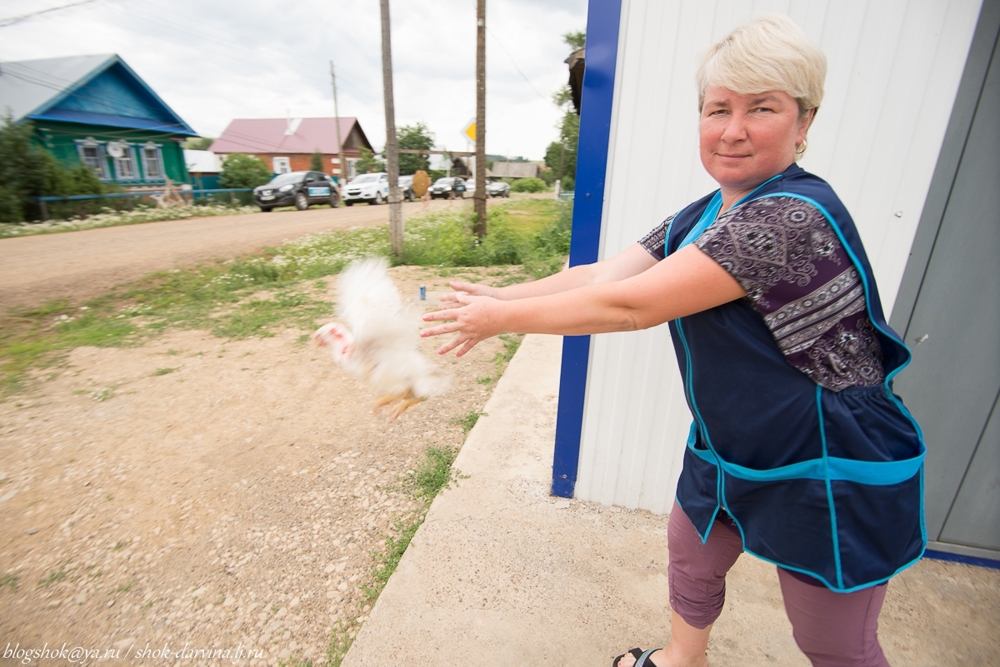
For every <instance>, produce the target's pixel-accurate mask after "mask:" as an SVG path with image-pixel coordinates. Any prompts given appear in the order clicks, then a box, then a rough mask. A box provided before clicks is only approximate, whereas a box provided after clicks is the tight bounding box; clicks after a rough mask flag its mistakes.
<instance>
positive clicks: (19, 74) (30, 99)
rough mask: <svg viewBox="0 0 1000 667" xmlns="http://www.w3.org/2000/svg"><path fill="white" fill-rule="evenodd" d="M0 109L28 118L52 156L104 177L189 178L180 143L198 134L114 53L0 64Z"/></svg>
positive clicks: (132, 180)
mask: <svg viewBox="0 0 1000 667" xmlns="http://www.w3.org/2000/svg"><path fill="white" fill-rule="evenodd" d="M0 113H4V114H7V113H9V114H10V117H11V120H12V121H13V122H15V123H21V122H27V121H30V122H31V123H33V124H34V128H35V138H36V140H37V141H38V142H39V143H40V144H41V145H43V146H45V148H47V149H48V150H49V151H51V152H52V154H53V155H54V156H55V157H56V159H57V160H59V161H60V162H61V163H63V164H64V165H66V166H70V167H72V166H76V165H80V164H85V165H87V166H89V167H90V168H91V169H93V170H94V172H95V173H96V174H97V176H98V178H100V179H101V180H102V181H106V182H112V183H118V184H120V185H123V186H125V187H127V188H129V189H140V190H141V189H143V188H144V187H150V186H153V187H162V185H163V184H164V183H165V181H166V179H168V178H169V179H170V180H171V181H173V182H175V183H187V182H188V173H187V169H186V167H185V164H184V154H183V149H182V147H181V142H183V141H184V139H185V138H187V137H196V136H198V134H197V133H196V132H195V131H194V130H192V129H191V128H190V127H189V126H188V124H187V123H185V122H184V121H183V120H182V119H181V117H180V116H178V115H177V114H176V113H174V111H173V110H172V109H171V108H170V107H169V106H167V104H166V102H164V101H163V100H162V99H160V97H159V96H158V95H157V94H156V93H155V92H153V90H152V89H151V88H150V87H149V86H148V85H147V84H146V82H144V81H143V80H142V79H141V78H139V75H138V74H136V73H135V72H134V71H132V68H130V67H129V66H128V65H126V64H125V61H124V60H122V59H121V58H120V57H119V56H117V55H114V54H110V55H108V54H105V55H96V56H73V57H67V58H45V59H42V60H22V61H19V62H5V63H0Z"/></svg>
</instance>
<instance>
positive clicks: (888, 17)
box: [576, 0, 981, 513]
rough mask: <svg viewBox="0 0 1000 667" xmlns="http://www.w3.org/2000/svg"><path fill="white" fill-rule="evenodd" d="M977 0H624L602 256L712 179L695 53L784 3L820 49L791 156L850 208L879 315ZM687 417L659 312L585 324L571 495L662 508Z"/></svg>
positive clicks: (891, 295) (908, 234)
mask: <svg viewBox="0 0 1000 667" xmlns="http://www.w3.org/2000/svg"><path fill="white" fill-rule="evenodd" d="M980 4H981V0H909V1H907V0H830V1H825V0H791V1H789V0H785V1H780V0H770V1H768V0H757V1H751V0H714V1H713V0H622V12H621V28H620V34H619V42H618V68H617V76H616V81H615V100H614V113H613V117H612V130H611V138H610V146H609V157H608V175H607V186H606V191H605V203H604V218H603V238H602V239H601V257H609V256H612V255H614V254H615V253H618V252H620V251H621V250H623V249H624V248H626V247H628V246H629V245H630V244H632V243H635V242H636V241H637V240H638V239H639V238H641V237H642V236H643V235H644V234H645V233H646V232H647V231H649V230H650V229H651V228H652V227H654V226H655V225H656V224H658V223H659V222H660V221H661V220H662V219H663V218H665V217H667V216H668V215H671V214H672V213H675V212H676V211H677V210H679V209H680V208H682V207H683V206H684V205H686V204H687V203H689V202H691V201H693V200H695V199H697V198H698V197H701V196H703V195H705V194H707V193H708V192H710V191H712V190H713V189H715V188H716V187H717V186H716V185H715V183H714V182H713V181H712V180H711V178H710V177H709V176H708V174H707V173H705V171H704V169H703V168H702V166H701V162H700V160H699V158H698V128H697V124H698V113H697V93H696V90H695V86H694V72H695V68H696V66H697V60H698V56H699V55H700V53H701V52H702V51H703V50H704V49H705V48H707V47H708V46H709V45H710V44H711V43H712V42H714V41H716V40H718V39H720V38H721V37H723V36H724V35H726V34H727V33H728V32H729V31H730V30H731V29H732V28H733V27H735V26H736V25H738V24H739V23H741V22H743V21H745V20H747V19H750V18H753V17H754V16H757V15H760V14H763V13H768V12H780V13H785V14H788V15H789V16H791V17H792V19H794V20H795V21H796V22H797V23H798V24H799V25H800V26H802V28H803V29H804V30H805V32H806V33H807V34H808V35H809V37H810V38H812V39H813V40H814V41H815V42H816V43H817V44H819V45H820V47H821V48H822V49H823V50H824V52H825V53H826V55H827V59H828V73H827V79H826V96H825V98H824V101H823V104H822V106H821V107H820V110H819V113H818V115H817V117H816V121H815V123H814V125H813V127H812V129H811V130H810V133H809V148H808V151H807V154H806V156H805V157H804V158H803V159H802V161H801V162H800V164H801V165H802V167H803V168H805V169H806V170H808V171H811V172H813V173H815V174H817V175H819V176H821V177H822V178H824V179H826V180H827V181H829V182H830V184H831V185H832V186H833V187H834V189H835V190H836V192H837V193H838V194H839V195H840V197H841V199H842V200H843V201H844V203H845V204H846V205H847V208H848V210H849V211H851V213H852V215H853V216H854V220H855V223H856V224H857V226H858V230H859V232H860V234H861V237H862V240H863V241H864V244H865V248H866V250H867V251H868V256H869V258H870V259H871V262H872V266H873V268H874V271H875V276H876V280H877V281H878V284H879V289H880V291H881V294H882V302H883V305H884V306H885V310H886V314H887V316H888V314H889V313H891V311H892V304H893V301H894V300H895V297H896V292H897V290H898V287H899V283H900V280H901V278H902V274H903V269H904V268H905V265H906V260H907V257H908V255H909V249H910V245H911V243H912V240H913V236H914V233H915V231H916V227H917V222H918V221H919V218H920V212H921V210H922V208H923V204H924V199H925V197H926V194H927V189H928V187H929V184H930V180H931V175H932V173H933V171H934V166H935V163H936V161H937V157H938V151H939V149H940V146H941V142H942V139H943V137H944V132H945V128H946V126H947V123H948V118H949V115H950V113H951V108H952V103H953V101H954V98H955V93H956V91H957V88H958V83H959V79H960V77H961V74H962V69H963V66H964V64H965V59H966V55H967V53H968V50H969V45H970V43H971V40H972V34H973V31H974V29H975V25H976V20H977V18H978V15H979V9H980ZM690 422H691V417H690V414H689V412H688V409H687V405H686V403H685V401H684V394H683V389H682V387H681V382H680V375H679V373H678V372H677V364H676V361H675V357H674V353H673V347H672V345H671V343H670V336H669V332H668V330H667V327H666V325H663V326H660V327H657V328H655V329H651V330H648V331H644V332H640V333H628V334H611V335H602V336H595V337H594V338H593V343H592V347H591V359H590V366H589V378H588V385H587V398H586V406H585V409H584V421H583V437H582V442H581V451H580V469H579V477H578V480H577V484H576V496H577V497H578V498H581V499H585V500H594V501H598V502H602V503H605V504H614V505H622V506H625V507H630V508H636V507H641V508H644V509H648V510H651V511H653V512H658V513H665V512H668V511H669V510H670V507H671V505H672V503H673V497H674V492H675V487H676V481H677V476H678V474H679V473H680V467H681V460H682V456H683V450H684V442H685V440H686V437H687V431H688V428H689V425H690Z"/></svg>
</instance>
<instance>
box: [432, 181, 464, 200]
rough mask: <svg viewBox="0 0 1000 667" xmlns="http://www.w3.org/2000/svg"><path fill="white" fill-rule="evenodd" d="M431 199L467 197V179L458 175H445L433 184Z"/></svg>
mask: <svg viewBox="0 0 1000 667" xmlns="http://www.w3.org/2000/svg"><path fill="white" fill-rule="evenodd" d="M430 192H431V199H437V198H439V197H440V198H441V199H455V198H456V197H458V198H461V199H464V198H465V179H463V178H460V177H458V176H445V177H444V178H439V179H437V180H436V181H434V185H432V186H431V190H430Z"/></svg>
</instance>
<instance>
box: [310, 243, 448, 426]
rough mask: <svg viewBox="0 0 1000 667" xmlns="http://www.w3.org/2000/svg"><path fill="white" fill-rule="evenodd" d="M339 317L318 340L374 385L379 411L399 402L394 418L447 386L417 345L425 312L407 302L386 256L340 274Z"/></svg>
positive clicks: (323, 329)
mask: <svg viewBox="0 0 1000 667" xmlns="http://www.w3.org/2000/svg"><path fill="white" fill-rule="evenodd" d="M337 318H338V320H339V322H330V323H329V324H324V325H323V326H322V327H320V328H319V329H318V330H317V331H316V332H315V333H313V335H312V339H313V341H315V342H316V344H317V345H319V346H320V347H325V348H328V349H329V350H330V354H331V355H333V360H334V361H336V362H337V363H338V364H340V365H341V366H343V368H344V369H345V370H346V371H348V372H349V373H351V374H352V375H354V376H356V377H358V378H361V379H363V380H366V381H367V382H368V383H370V384H371V385H372V386H373V387H374V388H375V390H376V391H377V392H378V394H379V398H378V400H377V401H376V402H375V410H376V411H377V410H379V409H380V408H382V407H384V406H387V405H392V404H395V405H394V407H393V408H392V412H391V413H390V415H389V421H392V420H394V419H396V418H397V417H399V416H400V415H401V414H403V412H405V411H406V410H407V409H408V408H410V407H412V406H414V405H416V404H417V403H420V402H421V401H423V400H424V399H426V398H428V397H430V396H437V395H439V394H442V393H444V391H445V390H446V389H447V388H448V384H449V378H448V377H447V376H445V375H444V374H443V373H442V372H441V371H440V370H438V369H437V368H435V367H434V365H432V364H431V363H430V362H429V361H428V360H427V359H426V358H424V356H423V355H421V354H420V352H419V351H418V349H417V346H418V344H419V341H420V338H419V337H418V335H417V333H418V331H419V329H420V317H419V315H418V314H417V313H415V312H414V311H413V310H412V309H411V308H409V307H407V305H406V304H405V303H403V300H402V299H401V298H400V296H399V292H398V291H397V290H396V286H395V285H394V284H393V282H392V280H391V279H390V278H389V274H388V272H387V263H386V261H385V259H381V258H379V259H364V260H359V261H356V262H353V263H352V264H351V265H350V266H348V267H347V268H346V269H345V270H344V271H343V273H341V274H340V276H339V278H338V279H337Z"/></svg>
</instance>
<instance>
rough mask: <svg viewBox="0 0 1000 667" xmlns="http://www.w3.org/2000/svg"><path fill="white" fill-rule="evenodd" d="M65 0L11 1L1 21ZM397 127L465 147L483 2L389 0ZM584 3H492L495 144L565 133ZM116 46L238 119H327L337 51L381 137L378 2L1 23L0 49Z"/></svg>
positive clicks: (102, 9)
mask: <svg viewBox="0 0 1000 667" xmlns="http://www.w3.org/2000/svg"><path fill="white" fill-rule="evenodd" d="M60 4H66V0H43V1H39V0H34V1H32V2H28V1H27V0H22V1H21V2H12V3H6V4H5V6H4V7H3V8H2V9H0V18H3V17H8V16H16V15H20V14H25V13H29V12H33V11H38V10H40V9H44V8H47V7H53V6H58V5H60ZM390 13H391V19H392V59H393V92H394V98H395V103H396V125H397V127H398V126H401V125H407V124H413V123H416V122H423V123H425V124H426V125H427V126H428V128H429V129H430V130H431V132H432V133H434V134H435V136H436V139H437V141H438V143H439V144H440V145H441V146H446V147H448V148H451V149H453V150H461V149H464V148H465V147H466V144H465V141H464V139H463V138H462V137H461V135H460V132H461V130H462V128H463V127H464V126H465V124H466V122H468V120H469V119H470V118H472V117H474V116H475V102H476V99H475V95H476V89H475V48H476V29H475V28H476V16H475V4H474V3H472V2H469V1H468V0H438V1H437V2H433V3H419V4H418V3H406V2H399V1H398V0H397V1H396V2H392V3H391V7H390ZM585 14H586V0H490V2H489V3H488V6H487V29H488V32H489V35H488V36H487V42H486V49H487V150H488V151H489V152H491V153H509V154H511V155H523V156H525V157H530V158H534V159H540V158H541V157H542V155H543V154H544V152H545V147H546V146H547V145H548V144H549V143H550V142H551V141H553V140H554V139H555V138H556V130H555V127H554V126H555V124H556V123H557V122H558V120H559V117H560V113H559V110H558V109H557V108H556V107H555V106H554V104H553V103H552V101H551V96H552V93H553V92H555V90H557V89H558V88H559V87H561V86H562V85H564V84H565V83H566V80H567V70H566V65H565V64H564V63H563V60H564V59H565V58H566V56H567V55H568V53H569V48H568V47H567V46H566V45H565V44H564V43H563V41H562V35H563V34H564V33H566V32H570V31H578V30H583V29H584V28H585V26H586V15H585ZM91 53H118V54H119V55H121V56H122V58H124V59H125V61H126V62H127V63H129V65H130V66H131V67H132V68H133V69H134V70H135V71H136V72H137V73H138V74H139V76H141V77H142V78H143V79H144V80H145V81H146V82H147V83H148V84H149V85H150V86H151V87H152V88H153V90H155V91H156V92H157V94H159V95H160V96H161V97H162V98H163V99H164V101H165V102H166V103H167V104H168V105H170V106H171V108H173V109H174V110H175V111H176V112H177V113H178V114H179V115H180V116H181V117H182V118H184V119H185V120H186V121H187V122H188V123H189V124H190V125H192V127H194V129H195V130H196V131H198V132H200V133H202V134H205V135H207V136H217V135H218V134H219V133H220V132H221V131H222V130H223V129H224V128H225V126H226V125H227V124H228V123H229V121H230V120H231V119H233V118H274V117H283V116H285V115H286V113H287V114H291V115H292V116H331V115H333V100H332V90H331V82H330V65H329V62H330V60H333V61H334V62H335V64H336V72H337V87H338V91H337V94H338V102H339V107H340V113H341V115H343V116H356V117H358V118H359V119H360V121H361V124H362V127H363V128H364V130H365V132H366V134H367V135H368V138H369V140H371V141H372V143H373V144H375V145H376V146H377V147H381V146H382V145H383V144H384V141H385V121H384V112H383V102H382V60H381V20H380V15H379V5H378V3H377V2H375V1H374V0H334V1H330V0H301V1H300V2H294V3H274V2H270V1H266V0H213V1H212V2H204V1H201V2H198V1H196V0H142V1H141V2H140V1H139V0H103V1H98V2H94V3H90V4H87V5H83V6H81V7H76V8H68V9H65V10H59V11H54V12H49V13H47V14H45V15H41V16H38V17H36V18H32V19H30V20H27V21H22V22H20V23H17V24H14V25H11V26H7V27H3V28H0V59H2V60H28V59H33V58H48V57H55V56H68V55H83V54H91Z"/></svg>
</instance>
